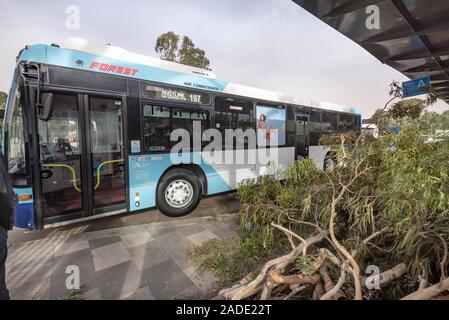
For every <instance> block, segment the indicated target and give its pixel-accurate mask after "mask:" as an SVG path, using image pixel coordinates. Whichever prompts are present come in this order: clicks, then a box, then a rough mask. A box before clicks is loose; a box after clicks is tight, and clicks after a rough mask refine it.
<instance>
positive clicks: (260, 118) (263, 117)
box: [259, 114, 267, 122]
mask: <svg viewBox="0 0 449 320" xmlns="http://www.w3.org/2000/svg"><path fill="white" fill-rule="evenodd" d="M266 119H267V117H265V115H264V114H261V115H260V117H259V121H260V122H265V120H266Z"/></svg>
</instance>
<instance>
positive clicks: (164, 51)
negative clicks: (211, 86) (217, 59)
mask: <svg viewBox="0 0 449 320" xmlns="http://www.w3.org/2000/svg"><path fill="white" fill-rule="evenodd" d="M179 41H180V36H179V35H177V34H175V33H174V32H172V31H169V32H166V33H163V34H161V35H160V36H159V37H158V38H157V40H156V46H155V48H154V50H155V51H156V52H157V53H159V56H160V58H161V59H163V60H167V61H172V62H178V63H181V64H185V65H189V66H192V67H197V68H202V69H208V70H210V61H209V59H207V57H206V53H205V51H204V50H202V49H200V48H197V47H195V44H194V43H193V41H192V40H191V39H190V38H189V37H188V36H183V38H182V43H181V48H179Z"/></svg>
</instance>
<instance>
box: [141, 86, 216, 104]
mask: <svg viewBox="0 0 449 320" xmlns="http://www.w3.org/2000/svg"><path fill="white" fill-rule="evenodd" d="M143 95H144V97H145V98H148V99H156V100H170V101H179V102H187V103H196V104H209V103H210V97H209V95H208V94H205V93H201V92H194V91H187V90H180V89H173V88H163V87H156V86H150V85H145V86H144V87H143Z"/></svg>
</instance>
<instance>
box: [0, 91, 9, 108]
mask: <svg viewBox="0 0 449 320" xmlns="http://www.w3.org/2000/svg"><path fill="white" fill-rule="evenodd" d="M6 98H8V95H7V94H6V93H5V92H3V91H0V110H1V109H4V108H5V104H6Z"/></svg>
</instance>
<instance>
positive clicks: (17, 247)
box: [6, 214, 238, 300]
mask: <svg viewBox="0 0 449 320" xmlns="http://www.w3.org/2000/svg"><path fill="white" fill-rule="evenodd" d="M83 228H85V227H82V226H81V227H74V228H72V229H68V230H62V231H58V229H55V230H53V231H52V232H51V233H50V234H49V235H48V236H46V237H45V238H44V239H40V240H33V241H27V242H22V243H17V244H13V245H12V246H11V247H10V248H9V257H8V261H7V264H6V271H7V277H6V281H7V285H8V287H9V289H10V292H11V298H12V299H93V300H97V299H184V298H192V299H201V298H208V297H210V295H211V294H213V292H214V289H215V285H216V279H215V277H214V275H213V274H212V273H211V272H209V271H201V270H197V269H196V268H195V267H194V266H193V262H192V259H191V257H190V254H189V252H190V251H191V250H192V248H194V246H198V245H200V244H202V243H203V242H205V241H207V240H210V239H214V238H216V239H220V240H223V241H224V240H230V239H232V238H233V237H234V235H235V231H236V230H237V228H238V226H237V217H236V215H232V214H224V215H218V216H215V217H199V218H191V219H183V220H171V221H166V222H157V223H151V224H145V225H137V226H129V227H122V228H115V229H108V230H101V231H94V232H84V230H83ZM68 266H77V267H78V268H79V271H80V285H81V288H80V290H69V289H67V288H66V280H67V278H68V277H69V274H66V271H67V267H68Z"/></svg>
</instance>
